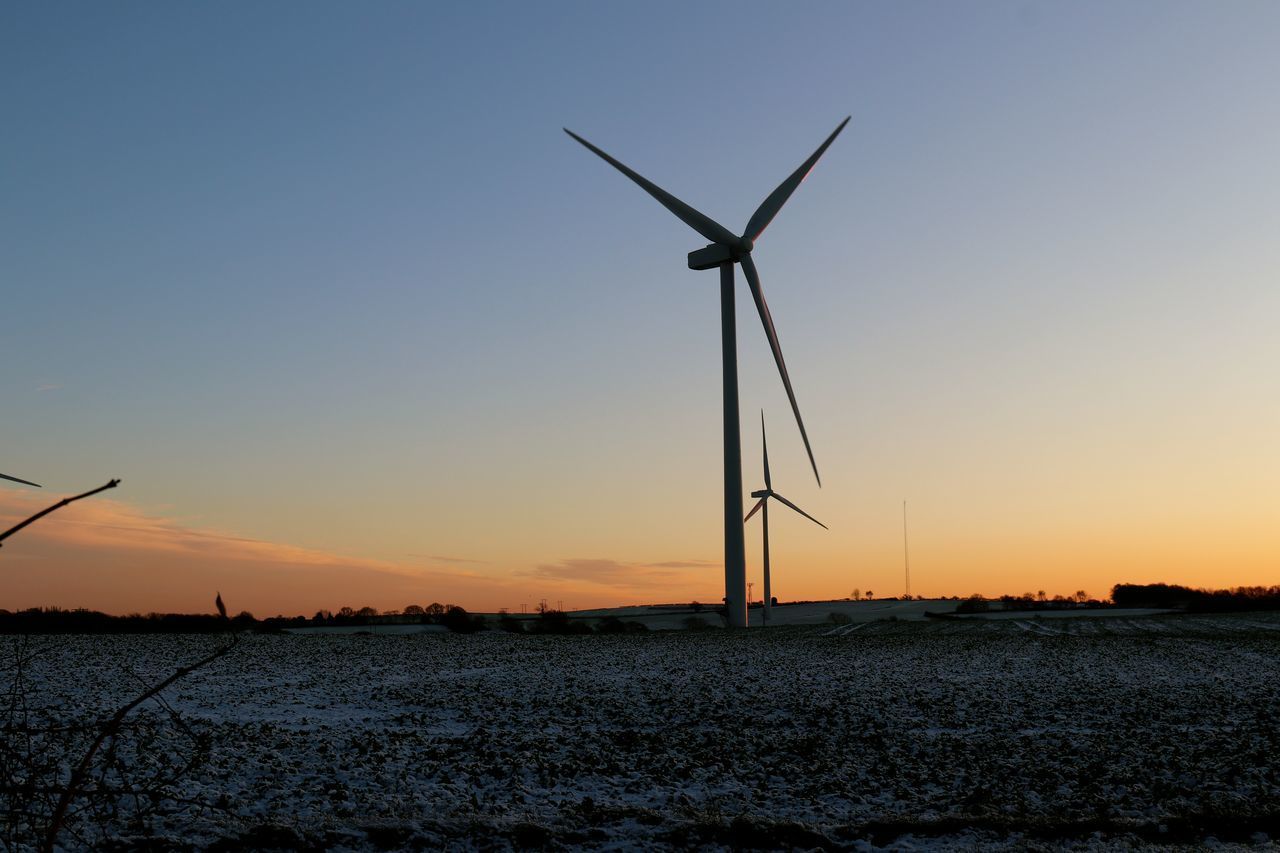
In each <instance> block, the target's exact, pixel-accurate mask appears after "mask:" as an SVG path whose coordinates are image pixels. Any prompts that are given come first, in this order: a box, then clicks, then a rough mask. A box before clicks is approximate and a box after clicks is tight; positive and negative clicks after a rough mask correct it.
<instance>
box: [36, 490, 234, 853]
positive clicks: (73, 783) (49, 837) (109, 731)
mask: <svg viewBox="0 0 1280 853" xmlns="http://www.w3.org/2000/svg"><path fill="white" fill-rule="evenodd" d="M104 488H105V487H104ZM99 491H100V490H99ZM89 494H92V492H90V493H89ZM55 508H56V507H55ZM239 642H240V640H239V638H236V639H234V640H232V641H231V642H230V643H228V644H227V645H225V646H223V647H222V648H220V649H218V650H217V651H215V652H214V653H213V654H211V655H209V656H208V657H204V658H201V659H200V660H198V661H196V662H195V663H193V664H188V665H187V666H184V667H181V668H179V669H178V670H176V671H175V672H174V673H173V674H172V675H170V676H169V677H168V678H166V679H165V680H164V681H161V682H159V683H157V684H156V685H155V686H153V687H151V688H149V689H148V690H146V691H144V692H143V693H140V694H138V695H137V696H135V697H134V698H133V699H131V700H130V701H129V702H128V703H126V704H124V705H121V706H120V708H119V709H118V710H117V711H116V712H115V714H114V715H113V716H112V717H111V719H110V720H108V721H107V722H106V723H105V724H103V726H102V729H101V731H99V732H98V737H97V738H96V739H95V740H94V742H93V743H92V744H91V745H90V746H89V749H88V750H86V751H85V753H84V755H83V756H81V758H80V762H79V764H77V765H76V767H75V769H74V770H73V771H71V778H70V780H69V781H68V782H67V787H66V789H65V790H64V791H63V792H62V796H61V797H59V798H58V805H57V807H56V808H55V809H54V811H53V817H52V818H50V820H49V830H48V832H47V834H46V835H45V839H44V845H43V846H42V847H41V849H42V850H44V851H46V853H52V851H53V849H54V844H55V842H56V841H57V838H58V833H59V832H60V831H61V830H62V824H63V821H64V820H65V818H66V816H67V809H68V808H69V807H70V806H71V802H72V800H74V799H75V798H76V796H77V795H78V794H79V793H80V791H81V789H82V788H83V787H84V784H85V782H86V781H87V780H88V776H89V770H90V768H91V767H92V766H93V760H94V758H95V757H96V756H97V754H98V750H100V749H101V748H102V745H103V744H104V743H106V742H107V740H108V739H110V738H113V737H115V735H116V733H117V732H118V731H119V730H120V726H121V725H122V724H123V723H124V720H125V717H127V716H129V713H130V712H131V711H132V710H133V709H134V708H136V707H138V706H139V705H141V704H142V703H143V702H146V701H147V700H148V699H150V698H152V697H154V696H155V695H156V694H158V693H159V692H160V691H161V690H164V689H165V688H166V687H168V686H169V685H171V684H173V683H174V682H175V681H178V680H180V679H182V678H185V677H186V676H188V675H190V674H191V673H193V672H195V671H196V670H197V669H200V668H201V667H204V666H208V665H209V664H211V663H213V662H214V661H216V660H217V659H218V658H220V657H222V656H223V655H225V654H227V653H228V652H230V651H231V650H232V649H234V648H235V647H236V644H237V643H239Z"/></svg>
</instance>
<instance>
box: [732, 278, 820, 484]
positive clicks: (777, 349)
mask: <svg viewBox="0 0 1280 853" xmlns="http://www.w3.org/2000/svg"><path fill="white" fill-rule="evenodd" d="M738 263H740V264H742V271H743V273H745V274H746V276H747V285H748V286H749V287H750V288H751V295H752V297H754V298H755V300H756V310H757V311H759V312H760V322H761V323H763V324H764V333H765V334H766V335H767V336H768V337H769V346H770V347H771V348H772V349H773V360H774V361H776V362H777V363H778V373H780V374H782V385H783V387H785V388H786V389H787V399H788V400H790V401H791V411H793V412H795V415H796V425H797V426H799V427H800V437H801V438H802V439H804V449H805V452H806V453H808V454H809V464H810V465H812V466H813V476H814V478H815V479H816V480H817V481H818V485H819V486H821V485H822V477H821V476H820V475H819V474H818V463H817V462H815V461H814V458H813V448H811V447H810V446H809V434H808V433H807V432H805V429H804V421H803V420H802V419H801V417H800V406H799V405H797V404H796V393H795V392H794V391H792V390H791V377H790V376H788V375H787V363H786V361H784V360H783V358H782V346H781V344H779V343H778V332H777V330H776V329H774V328H773V317H771V316H770V315H769V304H768V303H767V302H765V301H764V290H762V289H761V287H760V275H759V273H757V272H756V264H755V261H753V260H751V255H749V254H748V255H743V256H742V257H741V258H739V259H738Z"/></svg>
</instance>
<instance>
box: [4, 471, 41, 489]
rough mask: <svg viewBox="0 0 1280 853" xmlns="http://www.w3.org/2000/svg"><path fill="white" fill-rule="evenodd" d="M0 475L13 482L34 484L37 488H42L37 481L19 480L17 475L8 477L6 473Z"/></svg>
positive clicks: (27, 484)
mask: <svg viewBox="0 0 1280 853" xmlns="http://www.w3.org/2000/svg"><path fill="white" fill-rule="evenodd" d="M0 477H4V478H5V479H6V480H13V482H15V483H22V484H23V485H26V486H35V487H36V488H37V489H39V488H43V487H42V486H41V485H40V484H39V483H33V482H31V481H30V480H20V479H18V478H17V477H10V476H9V475H8V474H0Z"/></svg>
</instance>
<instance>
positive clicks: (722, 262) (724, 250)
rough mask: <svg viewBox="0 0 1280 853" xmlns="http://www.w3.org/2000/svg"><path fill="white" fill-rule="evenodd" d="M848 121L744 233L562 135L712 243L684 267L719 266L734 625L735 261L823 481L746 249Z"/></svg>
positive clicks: (735, 620)
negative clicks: (615, 171) (591, 153)
mask: <svg viewBox="0 0 1280 853" xmlns="http://www.w3.org/2000/svg"><path fill="white" fill-rule="evenodd" d="M848 123H849V119H848V118H847V117H846V118H845V120H844V121H842V122H840V125H839V126H838V127H837V128H836V129H835V130H834V131H832V133H831V135H830V136H828V137H827V138H826V141H824V142H823V143H822V145H820V146H818V150H817V151H815V152H813V154H812V155H811V156H810V157H809V159H808V160H805V161H804V162H803V163H801V164H800V168H798V169H796V170H795V171H794V172H792V173H791V175H790V177H788V178H787V179H786V180H785V181H783V182H782V183H781V184H779V185H778V188H777V189H775V190H774V191H773V192H772V193H770V194H769V197H768V198H766V199H765V200H764V201H763V202H762V203H761V205H760V207H758V208H757V209H756V212H755V213H753V214H752V215H751V219H750V220H749V221H748V222H747V227H746V230H745V231H744V232H743V233H742V235H741V236H738V235H736V234H734V233H733V232H732V231H730V230H729V229H728V228H725V227H724V226H723V225H721V224H720V223H718V222H716V221H715V220H713V219H712V218H711V217H709V216H707V215H705V214H703V213H701V212H699V211H697V210H695V209H694V208H692V207H690V206H689V205H687V204H685V203H684V202H683V201H681V200H680V199H678V198H676V197H675V196H673V195H671V194H670V193H669V192H667V191H666V190H664V189H662V188H661V187H659V186H658V185H656V184H654V183H652V182H650V181H649V180H647V179H645V178H644V177H642V176H641V175H639V174H637V173H636V172H634V171H632V170H631V169H629V168H627V167H626V166H624V165H623V164H622V163H620V162H618V161H617V160H615V159H614V158H612V157H610V156H609V155H608V154H606V153H605V152H603V151H601V150H600V149H599V148H597V147H595V146H594V145H592V144H591V143H590V142H588V141H587V140H585V139H583V138H582V137H581V136H578V135H577V134H576V133H574V132H573V131H571V130H569V129H568V128H565V129H564V132H565V133H567V134H569V135H570V136H571V137H573V138H574V139H575V140H577V141H578V142H580V143H582V145H584V146H585V147H586V148H587V149H588V150H590V151H591V152H593V153H594V154H596V155H597V156H599V157H600V158H601V159H603V160H604V161H605V162H606V163H608V164H609V165H611V166H613V167H614V168H615V169H617V170H618V171H619V172H621V173H622V174H624V175H626V176H627V177H628V178H630V179H631V180H632V181H634V182H635V183H636V184H637V185H639V187H640V188H641V189H643V190H644V191H645V192H647V193H648V194H649V195H651V196H653V197H654V198H655V199H657V200H658V202H659V203H660V204H661V205H662V206H663V207H665V208H666V209H667V210H669V211H671V212H672V213H674V214H675V215H676V216H677V217H679V219H680V221H682V222H684V223H685V224H686V225H688V226H689V227H690V228H692V229H693V230H694V231H697V232H698V233H699V234H701V235H702V236H703V237H705V238H706V239H708V240H710V241H711V244H710V245H708V246H706V247H704V248H702V249H698V250H696V251H693V252H690V253H689V269H694V270H709V269H713V268H716V267H719V269H720V347H721V369H722V371H723V383H724V592H725V606H726V608H727V610H728V614H729V624H730V625H731V626H733V627H735V628H745V627H746V625H747V600H746V592H747V589H746V581H747V568H746V548H745V544H744V542H743V525H742V523H741V522H740V521H738V518H739V517H740V516H741V514H742V436H741V430H740V427H739V423H738V345H737V324H736V320H735V316H734V295H733V265H734V264H735V263H737V264H741V265H742V272H743V274H744V275H745V276H746V277H747V286H748V287H749V288H750V289H751V296H752V298H753V299H754V300H755V303H756V311H757V312H758V313H759V314H760V322H761V323H762V324H763V325H764V332H765V335H766V336H767V337H768V339H769V347H770V349H772V350H773V360H774V361H775V362H776V363H777V365H778V373H779V374H780V375H781V376H782V385H783V387H784V388H785V389H786V391H787V399H788V400H789V401H790V402H791V411H792V412H793V413H795V417H796V425H797V426H799V427H800V437H801V438H802V439H803V440H804V449H805V452H806V453H808V454H809V464H810V465H811V466H812V467H813V476H814V477H815V478H816V479H817V480H818V485H819V486H821V485H822V479H821V477H819V476H818V463H817V462H816V461H814V458H813V449H812V448H811V447H810V446H809V435H808V433H806V432H805V428H804V421H803V420H801V418H800V407H799V406H798V405H797V404H796V395H795V392H794V391H793V390H792V389H791V377H790V376H788V375H787V365H786V362H785V361H784V360H783V358H782V347H781V345H780V344H779V343H778V333H777V330H776V329H774V326H773V317H772V316H771V315H770V314H769V305H768V303H766V302H765V299H764V290H763V289H762V288H761V286H760V276H759V274H758V273H757V272H756V265H755V262H754V261H753V260H752V259H751V250H752V249H753V248H754V247H755V241H756V240H758V239H760V235H761V234H763V233H764V229H765V228H766V227H768V225H769V223H770V222H772V221H773V218H774V217H775V216H777V215H778V211H780V210H781V209H782V206H783V205H784V204H786V203H787V199H789V198H790V197H791V194H792V193H793V192H795V190H796V187H798V186H800V182H801V181H803V180H804V179H805V176H806V175H808V174H809V170H810V169H812V168H813V166H814V164H815V163H817V162H818V158H819V157H821V156H822V154H823V152H825V151H826V150H827V147H828V146H829V145H831V143H832V142H833V141H834V140H835V138H836V136H838V135H839V134H840V131H842V130H844V126H845V125H846V124H848Z"/></svg>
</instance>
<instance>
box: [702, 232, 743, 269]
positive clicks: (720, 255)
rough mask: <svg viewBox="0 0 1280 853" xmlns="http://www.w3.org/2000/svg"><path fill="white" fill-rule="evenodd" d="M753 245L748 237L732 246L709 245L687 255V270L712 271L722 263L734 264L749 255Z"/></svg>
mask: <svg viewBox="0 0 1280 853" xmlns="http://www.w3.org/2000/svg"><path fill="white" fill-rule="evenodd" d="M754 248H755V243H753V242H751V238H750V237H742V238H740V239H739V240H738V242H737V243H736V244H734V245H732V246H728V245H725V244H724V243H710V244H708V245H706V246H704V247H702V248H701V249H696V250H694V251H692V252H690V253H689V269H691V270H713V269H715V268H716V267H718V266H720V265H721V264H723V263H729V262H736V261H738V260H740V259H741V258H742V257H743V256H744V255H749V254H751V250H752V249H754Z"/></svg>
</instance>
